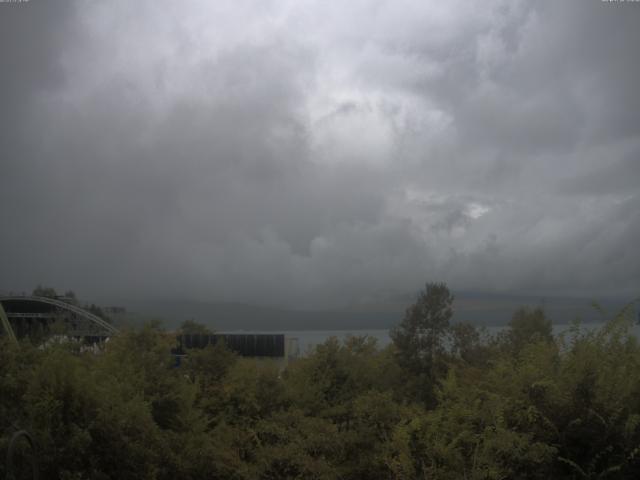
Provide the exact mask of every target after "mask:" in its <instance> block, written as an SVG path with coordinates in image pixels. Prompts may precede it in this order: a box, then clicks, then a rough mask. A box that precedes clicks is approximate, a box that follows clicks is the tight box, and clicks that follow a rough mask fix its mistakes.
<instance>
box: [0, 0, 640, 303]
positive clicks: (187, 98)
mask: <svg viewBox="0 0 640 480" xmlns="http://www.w3.org/2000/svg"><path fill="white" fill-rule="evenodd" d="M474 5H475V4H474V3H465V2H460V3H458V2H454V3H451V4H446V5H443V4H438V3H433V4H424V3H423V2H411V1H406V2H401V4H398V3H397V2H376V3H375V4H374V3H368V2H353V3H350V4H348V5H341V4H337V3H336V4H332V5H326V4H324V3H320V2H318V3H314V2H304V3H298V2H293V3H289V2H284V1H283V2H257V3H256V2H250V1H241V2H229V3H226V2H215V3H214V4H211V3H209V2H198V1H193V2H181V3H180V4H179V5H178V4H176V3H173V2H144V1H143V2H135V4H134V3H133V2H125V1H120V2H112V3H108V4H107V3H100V2H77V3H75V2H59V3H53V2H46V3H45V2H37V1H35V0H32V1H31V2H28V3H25V4H0V22H1V26H2V28H0V35H1V38H2V40H3V41H2V43H1V44H0V49H1V50H0V51H1V54H0V55H1V56H0V59H1V61H2V65H3V75H0V86H2V90H1V91H0V96H1V100H2V105H3V106H4V108H3V109H2V112H0V119H1V120H2V129H1V130H0V140H1V142H2V147H3V153H2V155H3V156H2V177H1V178H0V186H1V187H2V189H1V192H0V199H1V200H2V204H1V205H0V214H1V218H2V221H3V225H5V228H4V234H3V235H2V237H1V238H0V251H2V252H3V253H2V255H3V262H2V263H3V275H2V276H1V277H0V279H1V283H0V288H5V289H29V288H31V287H32V286H33V285H34V284H35V283H38V282H44V283H50V284H53V285H56V286H59V287H61V288H66V287H70V288H75V289H77V290H78V291H79V292H80V293H81V294H84V295H89V296H94V297H100V296H101V297H108V296H110V295H118V296H127V295H133V296H153V297H157V296H163V295H170V296H173V297H191V298H200V299H215V300H240V301H247V302H254V303H271V304H283V305H293V306H323V307H326V306H331V305H343V304H348V303H358V302H362V301H369V300H371V301H375V300H376V299H379V298H385V297H386V296H393V295H397V294H402V293H404V292H407V291H412V290H414V289H416V288H419V286H420V284H421V283H422V282H424V281H425V280H428V279H442V280H446V281H449V282H451V283H452V285H453V286H454V288H464V289H489V290H500V291H525V292H536V293H538V292H556V293H578V294H589V295H592V294H604V293H606V294H616V293H620V294H630V293H637V290H638V288H640V260H639V259H638V256H637V255H635V254H634V248H635V247H634V245H635V243H634V241H635V239H637V236H638V234H640V218H639V216H638V214H637V212H638V211H640V210H639V209H638V208H636V207H638V206H640V205H639V204H638V202H640V199H639V198H640V197H639V196H638V193H637V191H638V189H637V187H636V185H637V183H638V180H639V179H640V172H639V171H638V168H637V166H638V165H639V164H640V162H639V159H638V152H640V135H639V131H638V125H640V122H639V120H640V119H639V118H638V115H639V113H638V112H640V104H638V98H640V97H639V96H638V95H637V85H638V83H639V82H638V80H640V67H639V66H638V63H637V62H636V61H635V55H634V45H637V44H638V40H640V38H638V37H639V34H638V29H637V28H636V25H637V21H638V20H640V7H636V6H635V5H633V4H632V3H628V4H625V5H622V4H621V5H615V4H608V3H606V2H604V3H603V2H596V1H593V2H582V3H577V2H576V3H572V2H563V3H557V2H538V3H536V4H528V3H526V2H500V1H496V2H491V3H490V4H487V5H484V4H483V5H482V8H478V7H476V6H474ZM7 225H8V226H10V227H8V228H7V227H6V226H7ZM131 292H133V293H131Z"/></svg>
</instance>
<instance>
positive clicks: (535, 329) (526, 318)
mask: <svg viewBox="0 0 640 480" xmlns="http://www.w3.org/2000/svg"><path fill="white" fill-rule="evenodd" d="M506 340H507V342H508V344H509V346H510V347H511V349H512V350H513V351H514V352H519V351H520V350H522V348H523V347H524V346H525V345H527V344H529V343H532V342H539V341H545V342H551V341H553V326H552V324H551V320H550V319H548V318H547V316H546V315H545V313H544V310H542V308H540V307H537V308H535V309H531V308H527V307H521V308H519V309H518V310H516V311H515V313H514V314H513V316H512V317H511V321H510V322H509V328H508V330H507V332H506Z"/></svg>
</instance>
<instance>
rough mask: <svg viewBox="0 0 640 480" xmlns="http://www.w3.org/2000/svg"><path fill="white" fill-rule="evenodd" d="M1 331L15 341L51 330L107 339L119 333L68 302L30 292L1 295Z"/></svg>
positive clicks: (98, 318) (107, 323) (103, 321)
mask: <svg viewBox="0 0 640 480" xmlns="http://www.w3.org/2000/svg"><path fill="white" fill-rule="evenodd" d="M0 324H1V325H0V331H2V332H3V333H5V334H6V335H8V336H9V337H10V338H12V339H13V340H16V339H17V338H19V337H22V336H25V334H28V333H29V332H33V331H35V330H40V331H43V332H46V331H49V330H51V328H52V326H53V325H58V328H60V329H61V331H60V332H59V333H60V334H63V335H66V336H69V337H84V338H95V339H105V338H108V337H111V336H113V335H115V334H116V333H118V329H117V328H116V327H114V326H113V325H111V324H110V323H109V322H107V321H106V320H104V319H103V318H100V317H99V316H98V315H95V314H93V313H91V312H89V311H87V310H86V309H84V308H81V307H79V306H77V305H74V304H73V303H70V302H68V301H63V300H59V299H56V298H50V297H38V296H29V295H0Z"/></svg>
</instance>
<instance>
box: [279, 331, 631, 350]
mask: <svg viewBox="0 0 640 480" xmlns="http://www.w3.org/2000/svg"><path fill="white" fill-rule="evenodd" d="M603 325H604V324H603V323H584V324H582V325H581V327H582V328H584V329H586V330H593V329H596V328H599V327H602V326H603ZM504 328H505V327H485V330H486V333H487V334H489V335H495V334H496V333H498V332H500V331H501V330H503V329H504ZM569 328H570V325H568V324H556V325H554V326H553V334H554V335H559V334H561V333H562V332H565V331H567V330H569ZM632 332H633V333H634V335H636V336H637V337H639V338H640V325H634V326H633V328H632ZM270 333H273V332H270ZM282 333H284V334H285V335H286V336H287V338H297V339H298V345H299V348H300V354H302V355H304V354H305V353H308V352H309V351H310V350H311V349H313V348H314V347H315V346H316V345H319V344H321V343H324V342H325V341H326V340H327V339H329V338H330V337H336V338H338V340H345V339H346V338H347V337H349V336H364V335H368V336H370V337H373V338H375V339H376V340H377V343H378V346H379V347H385V346H387V345H388V344H389V343H391V338H390V337H389V330H291V331H285V332H282Z"/></svg>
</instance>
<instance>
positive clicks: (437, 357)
mask: <svg viewBox="0 0 640 480" xmlns="http://www.w3.org/2000/svg"><path fill="white" fill-rule="evenodd" d="M452 305H453V295H452V294H451V292H450V291H449V288H448V287H447V286H446V284H444V283H427V284H426V286H425V289H424V291H422V292H420V294H419V295H418V299H417V301H416V303H414V304H413V305H411V306H410V307H409V308H408V309H407V311H406V313H405V316H404V319H403V320H402V322H401V323H400V325H398V326H397V327H395V328H393V329H392V330H391V339H392V340H393V343H394V345H395V346H396V348H397V355H396V356H397V359H398V363H399V364H400V365H401V366H402V367H403V368H404V369H405V370H406V371H407V372H409V373H410V374H411V375H412V377H413V380H414V382H413V383H414V389H416V390H417V391H416V392H415V393H416V394H417V395H418V397H419V398H420V399H421V400H423V401H425V402H426V403H427V404H433V402H434V400H435V397H434V389H435V383H436V381H437V380H438V379H439V378H441V377H442V375H443V374H444V372H445V371H446V363H445V361H444V354H445V340H446V336H447V334H448V332H449V328H450V325H449V321H450V319H451V317H452V315H453V307H452Z"/></svg>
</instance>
